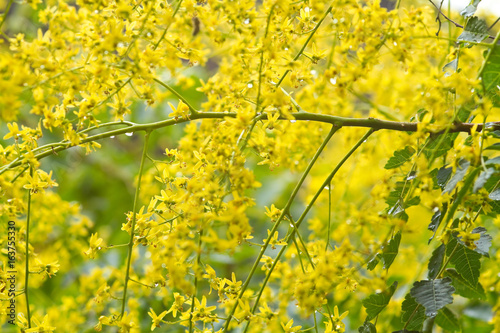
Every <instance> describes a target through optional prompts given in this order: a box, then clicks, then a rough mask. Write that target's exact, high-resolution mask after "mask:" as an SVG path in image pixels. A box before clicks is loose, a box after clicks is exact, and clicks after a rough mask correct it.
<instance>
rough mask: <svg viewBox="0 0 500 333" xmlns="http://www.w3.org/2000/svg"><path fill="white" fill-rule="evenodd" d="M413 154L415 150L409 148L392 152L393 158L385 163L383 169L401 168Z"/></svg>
mask: <svg viewBox="0 0 500 333" xmlns="http://www.w3.org/2000/svg"><path fill="white" fill-rule="evenodd" d="M414 154H415V149H413V148H412V147H410V146H407V147H405V149H401V150H396V151H395V152H394V156H393V157H391V158H390V159H389V161H387V163H386V165H385V166H384V168H385V169H394V168H397V167H400V166H402V165H403V164H405V163H406V162H408V161H409V160H410V159H411V157H412V156H413V155H414Z"/></svg>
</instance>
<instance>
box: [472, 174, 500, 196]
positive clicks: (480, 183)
mask: <svg viewBox="0 0 500 333" xmlns="http://www.w3.org/2000/svg"><path fill="white" fill-rule="evenodd" d="M495 172H496V170H495V169H491V168H490V169H486V171H482V172H481V173H480V174H479V177H477V179H476V182H475V183H474V187H473V190H472V191H473V192H474V193H476V192H477V191H478V190H479V189H481V188H482V187H483V186H484V184H486V182H487V181H488V179H490V177H491V176H493V174H495Z"/></svg>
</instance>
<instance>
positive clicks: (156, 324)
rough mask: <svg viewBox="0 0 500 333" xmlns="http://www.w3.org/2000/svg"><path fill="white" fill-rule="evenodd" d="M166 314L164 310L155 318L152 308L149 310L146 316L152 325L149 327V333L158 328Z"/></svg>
mask: <svg viewBox="0 0 500 333" xmlns="http://www.w3.org/2000/svg"><path fill="white" fill-rule="evenodd" d="M167 313H168V311H167V310H165V311H163V312H162V313H160V315H159V316H157V315H156V313H155V311H154V310H153V308H149V312H148V315H149V316H150V317H151V318H152V319H153V324H152V325H151V331H154V330H155V328H157V327H160V323H161V322H162V321H163V317H165V316H166V315H167Z"/></svg>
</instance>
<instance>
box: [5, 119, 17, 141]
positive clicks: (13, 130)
mask: <svg viewBox="0 0 500 333" xmlns="http://www.w3.org/2000/svg"><path fill="white" fill-rule="evenodd" d="M7 127H8V128H9V133H7V134H5V136H4V137H3V139H4V140H7V139H10V138H14V139H16V140H17V138H18V137H19V136H21V132H20V131H19V126H18V125H17V123H10V124H7Z"/></svg>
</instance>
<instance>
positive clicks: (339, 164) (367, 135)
mask: <svg viewBox="0 0 500 333" xmlns="http://www.w3.org/2000/svg"><path fill="white" fill-rule="evenodd" d="M373 132H374V130H373V129H370V130H369V131H368V132H367V133H366V134H365V135H364V136H363V137H362V138H361V139H360V140H359V141H358V142H357V143H356V144H355V145H354V146H353V147H352V148H351V150H350V151H349V152H348V153H347V154H346V155H345V156H344V158H342V160H341V161H340V162H339V163H338V164H337V166H336V167H335V169H333V171H332V172H331V173H330V174H329V175H328V177H327V178H326V180H325V181H324V182H323V184H322V185H321V186H320V187H319V189H318V191H317V192H316V194H315V195H314V197H313V198H312V199H311V201H310V202H309V204H308V205H307V207H306V209H305V210H304V212H303V213H302V215H301V216H300V217H299V219H298V220H297V222H296V223H295V224H294V228H293V230H292V232H291V233H290V235H288V237H287V240H286V243H287V245H284V246H283V247H282V248H281V250H280V252H279V253H278V255H277V256H276V258H275V259H274V261H273V265H272V266H271V268H270V269H269V272H268V274H267V275H266V277H265V279H264V281H263V282H262V285H261V288H260V291H259V293H258V294H257V298H256V299H255V304H254V306H253V307H252V313H254V312H255V310H256V309H257V306H258V304H259V301H260V298H261V296H262V293H263V292H264V288H265V287H266V285H267V282H268V281H269V278H270V277H271V274H272V272H273V270H274V268H275V267H276V265H277V263H278V261H279V260H280V258H281V256H282V255H283V253H284V252H285V249H286V248H287V246H288V245H289V244H290V242H291V241H292V240H293V238H294V236H295V232H296V230H297V229H298V228H299V227H300V224H301V223H302V221H304V219H305V217H306V215H307V213H309V211H310V210H311V208H312V207H313V205H314V203H315V202H316V200H317V199H318V197H319V195H320V194H321V192H323V189H324V188H325V187H326V186H328V184H330V183H331V181H332V179H333V177H335V175H336V174H337V172H338V171H339V169H340V168H341V167H342V165H344V163H345V162H346V161H347V160H348V159H349V157H351V155H352V154H353V153H354V152H355V151H356V150H357V149H358V148H359V146H361V145H362V144H363V142H365V141H366V139H368V137H369V136H370V135H371V134H372V133H373ZM271 235H272V233H271ZM259 260H260V259H259Z"/></svg>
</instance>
